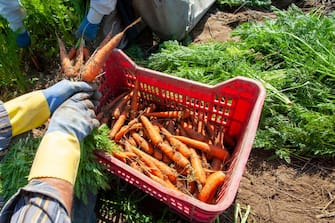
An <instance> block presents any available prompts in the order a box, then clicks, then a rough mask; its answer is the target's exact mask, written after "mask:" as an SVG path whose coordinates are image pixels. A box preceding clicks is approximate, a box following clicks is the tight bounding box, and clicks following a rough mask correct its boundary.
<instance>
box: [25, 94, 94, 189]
mask: <svg viewBox="0 0 335 223" xmlns="http://www.w3.org/2000/svg"><path fill="white" fill-rule="evenodd" d="M91 99H92V100H93V101H91ZM96 102H97V97H96V94H94V92H82V93H77V94H75V95H73V96H72V97H71V98H69V99H68V100H66V101H65V102H64V103H63V104H62V105H61V106H60V107H59V108H58V109H57V110H56V111H55V113H54V114H53V115H52V117H51V120H50V124H49V127H48V130H47V132H46V133H45V135H44V137H43V138H42V141H41V143H40V146H39V147H38V150H37V152H36V155H35V159H34V162H33V165H32V167H31V170H30V174H29V178H28V180H31V179H34V178H41V177H52V178H58V179H63V180H65V181H68V182H70V183H71V184H72V185H74V183H75V179H76V176H77V170H78V165H79V160H80V145H79V141H80V140H82V139H83V138H84V137H85V136H87V135H88V134H89V133H90V132H91V131H92V130H93V128H95V127H98V126H99V121H98V120H97V119H96V116H95V113H94V110H93V109H94V104H96Z"/></svg>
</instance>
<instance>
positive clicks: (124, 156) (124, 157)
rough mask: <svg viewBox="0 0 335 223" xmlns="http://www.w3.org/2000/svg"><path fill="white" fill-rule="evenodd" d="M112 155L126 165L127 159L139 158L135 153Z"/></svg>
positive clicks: (116, 152) (114, 152) (118, 152)
mask: <svg viewBox="0 0 335 223" xmlns="http://www.w3.org/2000/svg"><path fill="white" fill-rule="evenodd" d="M112 155H113V156H114V157H116V158H117V159H119V160H121V161H122V162H124V163H126V162H127V159H135V158H136V157H137V156H136V154H135V153H132V152H123V151H122V152H121V151H113V153H112Z"/></svg>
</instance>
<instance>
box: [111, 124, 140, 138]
mask: <svg viewBox="0 0 335 223" xmlns="http://www.w3.org/2000/svg"><path fill="white" fill-rule="evenodd" d="M136 123H138V119H133V120H131V121H130V122H128V124H127V125H124V126H122V127H121V128H120V130H119V131H118V132H117V133H116V134H115V136H114V141H116V142H118V141H120V139H121V138H122V137H123V136H124V135H125V134H126V133H127V132H128V131H129V129H130V128H131V127H132V126H134V125H135V124H136Z"/></svg>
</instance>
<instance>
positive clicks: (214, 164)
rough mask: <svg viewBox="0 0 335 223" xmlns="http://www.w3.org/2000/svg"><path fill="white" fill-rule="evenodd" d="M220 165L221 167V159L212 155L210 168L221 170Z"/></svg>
mask: <svg viewBox="0 0 335 223" xmlns="http://www.w3.org/2000/svg"><path fill="white" fill-rule="evenodd" d="M222 167H223V161H222V160H220V159H218V158H216V157H214V158H213V159H212V162H211V169H212V170H215V171H217V170H221V169H222Z"/></svg>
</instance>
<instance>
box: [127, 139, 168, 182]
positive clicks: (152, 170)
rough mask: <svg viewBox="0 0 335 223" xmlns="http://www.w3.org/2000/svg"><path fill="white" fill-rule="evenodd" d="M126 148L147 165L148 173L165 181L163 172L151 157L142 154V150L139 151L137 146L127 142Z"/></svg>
mask: <svg viewBox="0 0 335 223" xmlns="http://www.w3.org/2000/svg"><path fill="white" fill-rule="evenodd" d="M125 146H126V147H128V149H130V150H131V151H132V152H133V153H135V154H136V155H137V156H138V157H139V158H140V159H141V160H142V161H143V162H144V163H145V165H146V167H147V168H148V169H147V171H148V172H150V173H152V174H154V175H155V176H157V177H159V178H161V179H164V175H163V173H162V171H160V169H159V168H158V167H157V166H156V164H155V163H154V161H153V160H152V159H150V156H149V155H147V154H146V153H144V152H142V151H141V150H139V149H137V148H136V147H135V146H133V145H131V144H130V143H128V142H127V141H126V142H125Z"/></svg>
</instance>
